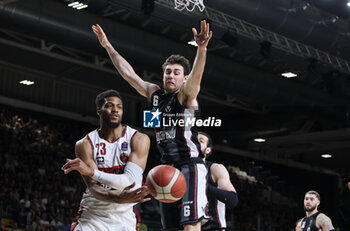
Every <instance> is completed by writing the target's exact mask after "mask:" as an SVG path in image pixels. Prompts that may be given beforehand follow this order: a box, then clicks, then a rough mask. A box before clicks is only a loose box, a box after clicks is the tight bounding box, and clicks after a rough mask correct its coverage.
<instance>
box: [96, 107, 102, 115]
mask: <svg viewBox="0 0 350 231" xmlns="http://www.w3.org/2000/svg"><path fill="white" fill-rule="evenodd" d="M96 114H97V115H98V116H99V115H100V114H101V109H100V108H99V107H97V108H96Z"/></svg>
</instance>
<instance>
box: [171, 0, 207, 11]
mask: <svg viewBox="0 0 350 231" xmlns="http://www.w3.org/2000/svg"><path fill="white" fill-rule="evenodd" d="M174 2H175V7H174V8H175V9H177V10H180V11H182V10H183V9H185V8H186V10H188V11H189V12H192V11H194V8H196V6H197V7H198V9H199V10H200V11H201V12H202V11H203V10H204V8H205V6H204V4H203V0H174Z"/></svg>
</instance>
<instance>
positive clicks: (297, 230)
mask: <svg viewBox="0 0 350 231" xmlns="http://www.w3.org/2000/svg"><path fill="white" fill-rule="evenodd" d="M295 231H301V220H299V221H297V225H296V226H295Z"/></svg>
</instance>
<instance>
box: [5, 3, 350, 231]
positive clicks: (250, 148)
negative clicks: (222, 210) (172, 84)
mask: <svg viewBox="0 0 350 231" xmlns="http://www.w3.org/2000/svg"><path fill="white" fill-rule="evenodd" d="M74 2H75V1H71V0H0V113H1V114H0V116H1V117H0V119H1V123H0V163H1V170H0V218H1V229H0V230H17V229H16V228H18V229H19V230H33V231H35V230H48V231H54V230H65V231H66V230H69V229H70V223H71V221H72V220H73V219H74V217H75V214H76V212H77V209H78V207H79V202H80V199H81V196H82V192H83V191H84V190H85V185H84V182H83V181H82V178H81V177H80V175H79V174H78V173H77V172H74V173H71V174H69V175H64V174H63V172H62V171H61V170H60V168H61V166H62V165H63V164H64V163H65V159H66V158H68V157H69V158H74V157H75V155H74V144H75V142H76V141H77V140H79V139H81V138H82V137H83V136H85V135H86V134H87V133H88V132H89V131H91V130H93V129H95V128H97V127H98V126H99V123H98V117H97V115H96V109H95V105H94V100H95V96H96V95H97V94H98V93H99V92H101V91H103V90H106V89H110V88H113V89H116V90H118V91H120V92H121V94H122V97H123V102H124V117H123V122H124V123H125V124H128V125H130V126H132V127H134V128H137V129H139V130H141V131H142V132H144V133H146V134H148V135H149V136H150V137H151V140H152V141H153V143H152V147H151V150H150V155H149V159H148V164H147V169H146V172H145V173H147V171H149V169H150V168H152V167H154V166H156V165H158V164H159V154H158V151H157V149H156V147H155V143H154V134H153V130H152V129H150V128H143V110H145V109H149V105H148V102H147V101H146V100H145V99H144V98H142V97H141V96H139V95H138V94H137V92H136V91H135V90H134V89H133V88H132V87H130V86H129V85H128V84H127V83H126V81H124V80H123V79H122V77H121V76H120V75H118V73H117V71H116V70H115V69H114V67H113V65H112V63H111V61H110V60H109V57H108V55H107V53H106V52H105V50H104V49H103V48H102V47H101V46H100V44H99V42H98V40H97V39H96V37H95V35H94V34H93V33H92V31H91V25H93V24H96V23H98V24H100V25H101V26H102V27H103V29H104V31H105V33H106V34H107V36H108V37H109V40H110V41H111V43H112V44H113V46H114V47H115V49H116V50H117V51H118V52H120V53H121V54H122V55H123V56H124V57H125V58H126V59H127V60H128V61H129V62H130V63H131V64H132V66H133V67H134V69H135V71H136V72H137V74H138V75H140V76H141V77H142V78H143V79H145V80H147V81H150V82H153V83H157V84H161V83H162V70H161V65H162V63H163V61H164V60H165V58H167V57H168V56H169V55H170V54H173V53H175V54H181V55H184V56H186V57H188V58H189V59H190V61H191V62H193V59H194V56H195V52H196V48H195V47H194V46H192V45H190V44H188V42H189V41H191V40H193V34H192V32H191V28H192V27H197V28H199V21H200V20H201V19H207V20H208V21H209V22H210V24H211V29H212V31H213V38H212V39H211V41H210V43H209V46H208V53H207V63H206V67H205V72H204V75H203V79H202V83H201V90H200V94H199V97H198V100H199V104H200V108H201V118H203V119H206V118H208V117H215V118H216V119H220V120H221V121H222V124H221V126H220V127H215V126H212V127H202V128H199V129H200V130H202V131H205V132H207V133H209V134H210V135H211V136H212V137H213V141H214V153H213V154H212V156H211V160H212V161H215V162H218V163H222V164H224V165H225V166H226V167H227V169H228V170H229V172H230V177H231V181H232V183H233V185H234V186H235V188H236V189H237V193H238V197H239V205H238V206H237V207H236V208H235V209H233V210H227V221H228V227H229V228H228V229H227V230H235V231H291V230H295V224H296V221H297V220H298V219H300V218H302V217H304V216H305V212H304V210H303V197H304V193H305V192H306V191H308V190H311V189H313V190H316V191H318V192H319V193H320V194H321V204H320V207H319V211H321V212H323V213H325V214H326V215H328V216H329V217H330V218H331V219H332V222H333V224H334V227H335V228H336V230H337V231H349V230H350V190H349V189H348V188H347V182H349V181H350V76H349V74H350V62H349V61H350V21H349V19H350V7H349V6H350V3H348V1H345V0H337V1H327V0H264V1H261V0H226V1H224V0H204V2H203V3H204V5H205V10H204V11H203V12H200V11H199V10H198V9H197V8H196V9H195V10H194V11H193V12H189V11H187V10H186V9H184V10H182V11H179V10H176V9H174V1H173V0H155V1H153V0H143V1H141V0H80V3H81V4H83V5H85V4H86V5H87V7H85V8H81V9H79V10H78V9H77V8H73V7H69V6H68V4H73V3H74ZM348 5H349V6H348ZM287 72H290V74H291V75H293V74H294V75H295V76H294V77H291V78H287V77H284V76H282V74H283V73H287ZM325 154H328V155H325ZM327 157H328V158H327ZM137 208H138V211H139V213H140V218H141V224H140V230H148V231H151V230H152V231H155V230H160V229H161V225H160V215H159V212H158V209H159V208H158V204H157V201H155V200H151V201H150V202H147V203H144V204H139V205H138V206H137Z"/></svg>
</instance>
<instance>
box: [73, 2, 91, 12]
mask: <svg viewBox="0 0 350 231" xmlns="http://www.w3.org/2000/svg"><path fill="white" fill-rule="evenodd" d="M68 6H69V7H72V8H75V9H77V10H81V9H84V8H86V7H88V5H87V4H84V3H81V2H78V1H76V2H72V3H69V4H68Z"/></svg>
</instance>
